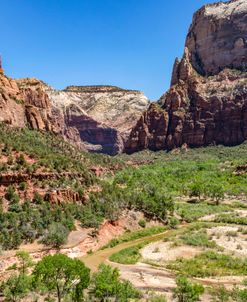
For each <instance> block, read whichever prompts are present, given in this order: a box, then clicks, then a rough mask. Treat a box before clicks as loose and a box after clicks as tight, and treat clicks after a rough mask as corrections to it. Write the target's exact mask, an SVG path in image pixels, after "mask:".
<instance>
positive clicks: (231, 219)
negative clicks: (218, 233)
mask: <svg viewBox="0 0 247 302" xmlns="http://www.w3.org/2000/svg"><path fill="white" fill-rule="evenodd" d="M214 221H215V222H221V223H229V224H240V225H247V217H241V216H240V215H239V214H238V213H232V214H231V215H230V214H220V215H218V216H217V217H215V219H214Z"/></svg>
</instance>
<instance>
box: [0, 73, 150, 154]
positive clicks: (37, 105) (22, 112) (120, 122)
mask: <svg viewBox="0 0 247 302" xmlns="http://www.w3.org/2000/svg"><path fill="white" fill-rule="evenodd" d="M147 107H148V99H147V98H146V97H145V96H144V94H143V93H142V92H139V91H132V90H124V89H121V88H118V87H113V86H79V87H78V86H70V87H67V88H66V89H65V90H64V91H58V90H55V89H53V88H51V87H49V86H47V85H46V84H45V83H43V82H42V81H39V80H37V79H29V78H27V79H20V80H13V79H11V78H9V77H7V76H5V75H4V74H3V73H0V122H4V123H7V124H9V125H11V126H13V127H21V128H23V127H26V126H27V127H30V128H31V129H35V130H40V131H50V132H52V133H56V134H59V135H61V136H63V137H64V139H65V140H67V141H69V142H71V143H73V144H75V145H77V146H78V147H79V148H81V149H82V150H88V151H94V152H102V153H107V154H110V155H115V154H117V153H120V152H122V150H123V147H124V142H125V140H126V138H127V137H128V135H129V133H130V130H131V128H132V127H133V126H134V124H135V123H136V120H137V119H139V117H140V116H141V114H142V112H143V111H144V110H146V109H147Z"/></svg>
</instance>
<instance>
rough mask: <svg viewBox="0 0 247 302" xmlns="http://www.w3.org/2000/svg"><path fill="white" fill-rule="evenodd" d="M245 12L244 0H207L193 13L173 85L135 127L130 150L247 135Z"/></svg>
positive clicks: (229, 139) (239, 139) (231, 142)
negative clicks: (222, 0)
mask: <svg viewBox="0 0 247 302" xmlns="http://www.w3.org/2000/svg"><path fill="white" fill-rule="evenodd" d="M246 16H247V2H246V1H245V0H237V1H236V0H235V1H230V2H228V3H218V4H215V5H208V6H205V7H203V8H202V9H200V10H199V11H198V12H197V13H196V14H195V15H194V18H193V23H192V25H191V27H190V30H189V34H188V37H187V40H186V47H185V51H184V56H183V58H182V60H178V59H176V61H175V63H174V68H173V73H172V80H171V88H170V89H169V90H168V92H167V93H165V94H164V95H163V96H162V97H161V98H160V100H159V101H158V103H157V104H155V105H153V104H152V105H150V107H149V109H148V110H147V111H146V112H145V113H144V114H143V116H142V117H141V118H140V119H139V121H138V122H137V124H136V126H135V127H134V128H133V129H132V131H131V134H130V136H129V139H128V141H127V142H126V144H125V151H126V152H127V153H133V152H136V151H140V150H143V149H145V148H149V149H151V150H162V149H166V150H171V149H173V148H176V147H180V146H182V145H183V144H187V145H189V146H191V147H199V146H205V145H209V144H224V145H229V146H231V145H236V144H240V143H242V142H243V141H245V140H246V139H247V72H246V66H245V63H246V62H247V48H246V39H247V27H246V24H247V19H246ZM209 75H212V76H209Z"/></svg>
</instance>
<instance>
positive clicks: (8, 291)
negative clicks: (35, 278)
mask: <svg viewBox="0 0 247 302" xmlns="http://www.w3.org/2000/svg"><path fill="white" fill-rule="evenodd" d="M30 281H31V279H30V277H28V276H27V275H25V274H24V275H22V274H19V275H13V276H11V277H10V278H9V279H8V280H7V281H6V282H4V283H3V284H2V285H1V288H2V289H3V294H4V296H5V298H6V301H11V302H17V301H20V299H22V298H24V297H25V296H26V295H27V293H28V292H29V290H30V286H31V282H30Z"/></svg>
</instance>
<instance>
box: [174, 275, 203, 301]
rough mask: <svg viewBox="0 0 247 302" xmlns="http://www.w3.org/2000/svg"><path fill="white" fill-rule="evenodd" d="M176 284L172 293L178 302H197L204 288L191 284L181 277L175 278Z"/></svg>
mask: <svg viewBox="0 0 247 302" xmlns="http://www.w3.org/2000/svg"><path fill="white" fill-rule="evenodd" d="M176 284H177V287H176V288H175V289H174V291H173V292H174V297H175V298H177V300H178V302H194V301H199V299H200V296H201V295H202V294H203V293H204V288H203V286H202V285H201V284H197V283H192V282H190V281H189V280H188V279H187V278H185V277H183V276H179V277H177V279H176Z"/></svg>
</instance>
